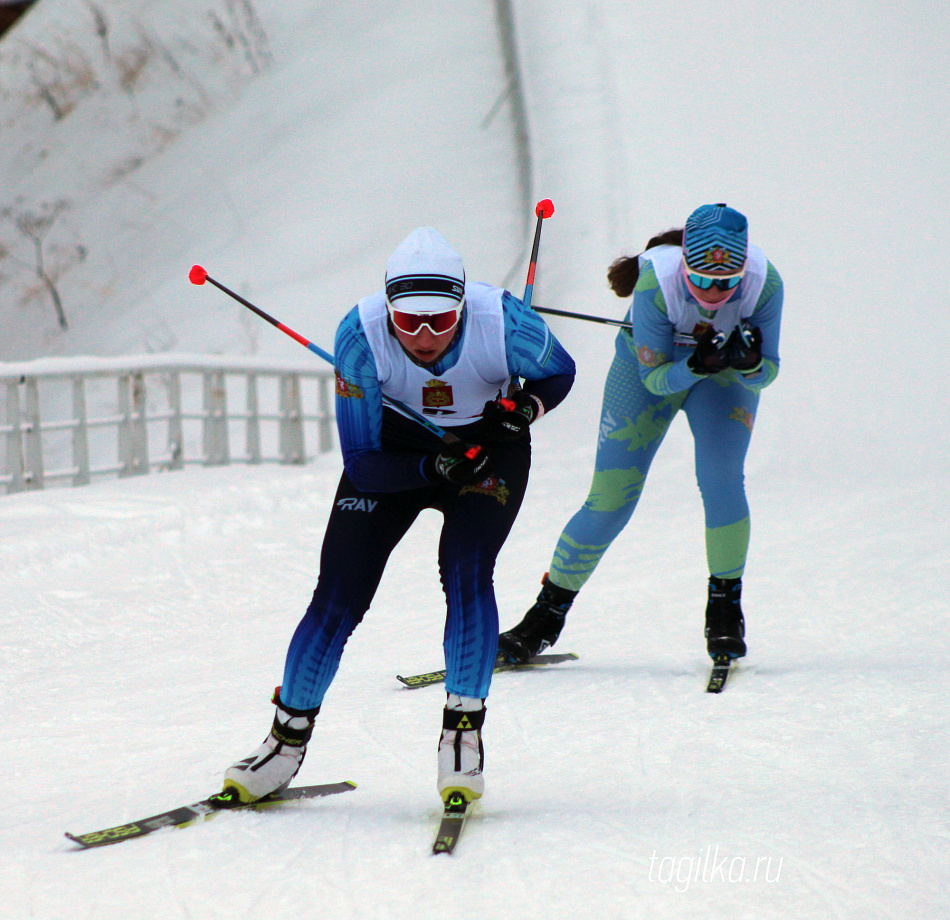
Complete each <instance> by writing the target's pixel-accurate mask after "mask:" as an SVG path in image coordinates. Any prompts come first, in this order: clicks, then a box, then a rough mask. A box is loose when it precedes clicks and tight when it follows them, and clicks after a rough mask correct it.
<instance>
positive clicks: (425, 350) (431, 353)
mask: <svg viewBox="0 0 950 920" xmlns="http://www.w3.org/2000/svg"><path fill="white" fill-rule="evenodd" d="M394 331H395V333H396V338H397V339H398V340H399V344H400V345H402V347H403V348H405V349H406V351H407V352H409V354H410V355H412V357H413V358H415V359H416V360H417V361H418V362H419V363H420V364H436V363H437V362H438V361H439V359H440V358H441V357H442V355H444V354H445V353H446V351H448V349H449V346H450V345H451V344H452V339H453V338H454V337H455V328H452V329H449V331H448V332H442V333H438V334H436V333H434V332H432V331H431V330H430V329H429V327H428V326H423V327H422V328H421V329H420V330H419V331H418V332H417V333H416V334H415V335H409V333H407V332H403V331H402V330H401V329H399V328H396V327H394Z"/></svg>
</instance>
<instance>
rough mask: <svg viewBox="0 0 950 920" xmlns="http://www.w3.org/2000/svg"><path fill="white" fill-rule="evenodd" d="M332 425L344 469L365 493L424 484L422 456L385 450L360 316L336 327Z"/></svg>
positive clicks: (378, 392)
mask: <svg viewBox="0 0 950 920" xmlns="http://www.w3.org/2000/svg"><path fill="white" fill-rule="evenodd" d="M334 363H335V365H336V425H337V432H338V433H339V437H340V450H341V452H342V453H343V467H344V469H345V470H346V475H347V476H349V478H350V480H351V482H352V483H353V485H355V486H356V488H357V489H360V490H361V491H363V492H404V491H406V490H407V489H418V488H419V487H420V486H424V485H428V482H429V481H428V480H427V479H426V477H425V476H424V475H423V474H422V471H421V463H422V459H423V456H424V453H415V452H394V451H385V450H383V443H382V437H383V435H382V432H383V390H382V386H381V385H380V383H379V378H378V376H377V373H376V361H375V360H374V358H373V352H372V350H371V349H370V347H369V342H368V341H367V339H366V334H365V333H364V332H363V325H362V323H361V322H360V318H359V311H358V310H357V309H356V308H355V307H354V308H353V309H352V310H351V311H350V312H349V313H348V314H347V315H346V317H345V318H344V320H343V322H341V323H340V325H339V328H338V329H337V334H336V342H335V344H334Z"/></svg>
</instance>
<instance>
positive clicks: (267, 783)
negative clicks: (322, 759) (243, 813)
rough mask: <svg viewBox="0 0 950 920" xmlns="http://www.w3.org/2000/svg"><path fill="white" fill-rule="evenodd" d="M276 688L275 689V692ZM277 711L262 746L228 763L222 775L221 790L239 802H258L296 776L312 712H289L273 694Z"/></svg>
mask: <svg viewBox="0 0 950 920" xmlns="http://www.w3.org/2000/svg"><path fill="white" fill-rule="evenodd" d="M279 690H280V688H279V687H278V691H279ZM274 702H275V703H276V704H277V712H276V713H275V715H274V725H273V727H272V728H271V730H270V734H269V735H268V736H267V738H266V739H265V741H264V743H263V744H262V745H261V746H260V747H259V748H258V749H257V750H256V751H255V752H254V753H253V754H251V756H250V757H245V758H244V760H239V761H238V762H237V763H235V764H232V765H231V766H230V767H228V769H227V770H225V772H224V789H225V791H227V790H228V789H234V790H235V791H236V792H237V794H238V797H239V798H240V799H241V801H242V802H256V801H257V800H258V799H262V798H264V796H266V795H270V794H271V793H272V792H279V791H280V790H281V789H284V788H286V787H287V786H288V785H289V784H290V781H291V780H292V779H293V778H294V777H295V776H296V775H297V771H298V770H299V769H300V765H301V764H302V763H303V758H304V754H306V753H307V742H308V741H309V740H310V735H311V734H312V733H313V723H314V722H315V721H316V718H317V713H318V712H319V711H320V707H319V706H318V707H317V708H316V709H306V710H301V709H291V708H290V707H289V706H285V705H284V704H283V703H281V701H280V697H279V695H278V694H277V693H275V694H274Z"/></svg>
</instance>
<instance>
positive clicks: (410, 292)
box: [386, 227, 465, 314]
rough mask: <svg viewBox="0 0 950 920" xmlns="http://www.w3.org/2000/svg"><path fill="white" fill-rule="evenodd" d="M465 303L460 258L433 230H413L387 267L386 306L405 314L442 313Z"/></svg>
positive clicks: (425, 228) (463, 272)
mask: <svg viewBox="0 0 950 920" xmlns="http://www.w3.org/2000/svg"><path fill="white" fill-rule="evenodd" d="M464 300H465V269H464V268H463V267H462V257H461V256H460V255H459V254H458V253H457V252H456V251H455V250H454V249H453V248H452V247H451V246H450V245H449V244H448V242H447V241H446V239H445V237H444V236H442V234H441V233H439V231H438V230H433V229H432V227H416V229H415V230H413V231H412V233H410V234H409V236H407V237H406V238H405V239H404V240H403V241H402V242H401V243H400V244H399V246H398V247H397V248H396V251H395V252H394V253H393V254H392V255H391V256H390V257H389V261H388V262H387V263H386V303H387V304H389V306H390V307H391V308H393V309H396V310H401V311H403V312H405V313H415V314H421V313H444V312H445V311H446V310H454V309H456V308H458V307H460V306H461V305H462V303H463V301H464Z"/></svg>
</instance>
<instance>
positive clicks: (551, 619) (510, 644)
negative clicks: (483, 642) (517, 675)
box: [498, 575, 577, 664]
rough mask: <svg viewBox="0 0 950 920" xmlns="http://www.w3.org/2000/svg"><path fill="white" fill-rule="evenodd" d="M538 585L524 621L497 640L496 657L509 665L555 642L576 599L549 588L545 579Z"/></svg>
mask: <svg viewBox="0 0 950 920" xmlns="http://www.w3.org/2000/svg"><path fill="white" fill-rule="evenodd" d="M542 584H543V585H544V587H543V588H542V589H541V593H540V594H539V595H538V599H537V601H536V602H535V604H534V606H533V607H532V608H531V609H530V610H529V611H528V612H527V613H526V614H525V615H524V619H523V620H522V621H521V622H520V623H519V624H518V625H517V626H515V627H513V628H512V629H509V630H508V632H503V633H502V634H501V635H500V636H499V637H498V655H499V657H501V658H503V659H504V660H505V661H509V662H511V663H512V664H522V663H524V662H525V661H527V660H528V659H529V658H534V656H535V655H540V654H541V652H543V651H544V650H545V649H546V648H549V647H550V646H552V645H554V643H555V642H557V637H558V636H559V635H561V630H562V629H563V628H564V617H565V616H566V615H567V611H568V610H570V609H571V604H573V603H574V598H575V597H577V592H576V591H569V590H568V589H567V588H561V587H559V586H558V585H556V584H553V583H552V582H550V581H548V576H547V575H545V576H544V579H543V580H542Z"/></svg>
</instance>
